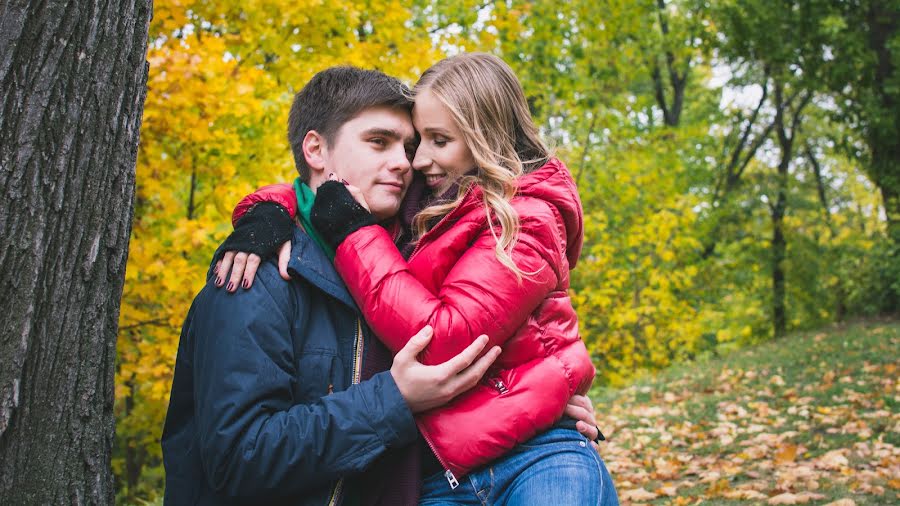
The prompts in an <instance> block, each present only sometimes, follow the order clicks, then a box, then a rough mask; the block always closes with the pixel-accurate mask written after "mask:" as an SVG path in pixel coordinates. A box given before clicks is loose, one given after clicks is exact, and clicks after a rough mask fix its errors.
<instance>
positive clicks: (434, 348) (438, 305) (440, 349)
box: [335, 210, 564, 365]
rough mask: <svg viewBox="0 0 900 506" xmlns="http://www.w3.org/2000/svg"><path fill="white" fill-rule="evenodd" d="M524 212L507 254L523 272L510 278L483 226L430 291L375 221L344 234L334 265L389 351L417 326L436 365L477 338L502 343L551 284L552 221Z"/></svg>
mask: <svg viewBox="0 0 900 506" xmlns="http://www.w3.org/2000/svg"><path fill="white" fill-rule="evenodd" d="M548 214H549V216H540V215H536V216H530V217H528V218H527V219H523V220H522V223H521V228H520V233H519V236H518V241H517V242H516V244H515V247H514V248H513V250H512V252H511V256H512V258H513V260H514V261H515V263H516V265H517V266H518V268H519V269H520V270H521V271H523V272H524V273H525V274H524V275H522V276H521V278H518V277H517V276H516V273H515V272H513V271H512V270H511V269H510V268H509V267H507V266H505V265H503V264H502V263H500V261H499V260H498V259H497V256H496V254H495V252H494V247H495V244H496V241H495V239H494V237H493V235H492V234H491V231H490V230H489V229H486V230H484V231H483V232H482V233H480V235H478V236H477V237H476V238H475V240H474V242H473V243H472V244H470V245H469V246H468V247H467V249H466V251H465V252H463V254H462V255H461V256H460V258H459V260H458V261H457V262H456V263H455V264H454V265H453V267H452V269H451V270H450V271H449V273H448V275H447V276H446V278H445V279H444V280H443V283H442V284H441V286H440V288H439V290H437V292H436V293H433V292H432V291H429V289H427V288H426V287H425V286H424V285H423V283H422V282H420V280H418V279H416V277H415V276H413V274H412V273H411V272H410V270H409V268H408V264H407V263H406V261H405V260H404V259H403V257H402V256H401V254H400V253H399V252H398V251H397V248H396V246H394V244H393V242H392V241H391V238H390V236H389V235H388V233H387V232H386V231H385V230H384V229H383V228H382V227H379V226H369V227H364V228H361V229H359V230H357V231H356V232H354V233H352V234H351V235H349V236H348V237H347V239H345V240H344V242H342V243H341V244H340V246H339V247H338V249H337V251H336V257H335V267H336V268H337V270H338V272H339V273H340V275H341V277H342V278H343V279H344V280H345V282H346V283H347V287H348V288H349V290H350V293H351V294H352V295H353V298H354V299H355V300H356V302H357V304H358V305H359V307H360V308H361V309H362V311H363V313H364V315H365V317H366V321H368V322H369V325H370V326H371V327H372V329H373V330H374V331H375V332H376V334H378V336H379V337H380V338H381V339H382V341H383V342H384V343H385V344H386V345H387V346H388V348H390V349H391V351H393V352H394V353H396V352H397V351H399V350H400V349H401V348H402V347H403V346H404V345H405V344H406V342H407V341H408V339H409V336H412V335H414V334H415V333H416V332H417V331H418V330H419V329H421V328H422V327H423V326H425V325H431V326H432V327H433V328H434V338H432V341H431V343H430V344H429V346H428V348H427V349H426V350H425V351H424V352H423V353H422V354H421V355H420V359H421V360H422V362H423V363H425V364H429V365H433V364H439V363H443V362H445V361H447V360H449V359H450V358H452V357H454V356H455V355H457V354H458V353H459V352H461V351H462V350H463V349H465V347H466V346H468V345H469V344H470V343H471V342H472V341H474V340H475V339H476V338H477V337H478V336H479V335H481V334H486V335H487V336H488V338H490V340H491V344H496V345H501V346H502V345H503V343H504V342H505V341H506V340H507V339H509V338H510V337H511V336H512V335H513V334H514V333H515V331H516V329H518V328H519V327H520V326H521V325H522V323H524V322H525V320H526V319H527V318H528V315H529V314H530V313H532V311H534V309H535V308H536V307H537V306H538V305H539V304H540V303H541V301H542V300H543V299H544V298H545V297H546V296H547V294H548V293H549V292H550V291H552V290H554V289H555V287H556V286H557V285H558V283H559V279H560V278H559V276H560V274H559V272H558V270H557V269H559V266H560V265H562V264H564V261H563V260H562V259H561V258H560V257H561V255H562V254H563V253H564V249H563V248H564V246H562V245H560V239H559V231H558V228H557V226H556V220H555V219H553V216H552V214H551V213H550V212H549V210H548Z"/></svg>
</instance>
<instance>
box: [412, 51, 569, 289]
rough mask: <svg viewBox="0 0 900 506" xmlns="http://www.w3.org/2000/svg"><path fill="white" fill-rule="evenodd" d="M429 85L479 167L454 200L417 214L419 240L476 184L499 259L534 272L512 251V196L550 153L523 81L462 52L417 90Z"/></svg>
mask: <svg viewBox="0 0 900 506" xmlns="http://www.w3.org/2000/svg"><path fill="white" fill-rule="evenodd" d="M426 90H427V91H430V92H431V93H432V94H433V95H434V96H435V97H436V98H437V99H438V100H439V101H440V102H441V103H443V104H444V106H446V107H447V109H448V110H449V111H450V114H451V116H452V117H453V120H454V121H455V122H456V125H457V126H458V127H459V129H460V130H461V131H462V133H463V138H464V141H465V143H466V145H467V146H468V147H469V149H470V150H471V151H472V155H473V157H474V159H475V163H476V168H477V169H478V170H477V173H476V175H474V176H464V177H463V178H462V179H461V180H460V181H459V192H458V194H457V196H456V199H454V200H453V201H451V202H442V203H437V204H435V205H432V206H429V207H426V208H425V209H423V210H422V211H420V212H419V213H418V214H417V215H416V217H415V219H414V220H413V230H414V232H415V234H416V238H417V240H418V239H419V238H421V237H422V235H424V234H425V232H427V231H428V229H429V228H430V226H431V225H433V224H435V223H436V222H437V221H439V220H440V218H442V217H444V216H446V215H447V214H448V213H450V211H452V210H453V209H455V208H456V207H458V206H459V205H460V203H461V202H462V200H463V198H464V197H465V195H466V193H467V192H468V190H469V188H470V187H471V186H472V185H475V184H477V185H478V186H480V187H481V188H482V191H483V197H482V201H483V203H484V208H485V212H486V213H487V216H488V226H489V227H490V230H491V234H492V235H493V236H494V239H495V240H496V241H497V244H496V247H495V250H494V251H495V253H496V255H497V259H498V260H499V261H500V262H501V263H502V264H503V265H505V266H507V267H509V268H510V269H511V270H513V272H515V273H516V276H517V277H521V276H522V275H523V274H524V275H527V274H532V273H525V272H522V271H521V270H520V269H519V268H518V267H517V266H516V264H515V262H514V261H513V259H512V257H511V256H510V253H511V251H512V248H513V247H514V246H515V243H516V239H517V237H518V232H519V216H518V214H517V213H516V210H515V209H513V207H512V205H511V204H510V200H511V199H512V198H513V196H514V195H515V193H516V189H517V185H516V178H518V177H519V176H521V175H522V174H525V173H528V172H531V171H533V170H535V169H537V168H539V167H541V166H542V165H544V164H545V163H547V161H548V160H549V159H550V156H551V153H550V150H549V149H548V148H547V146H546V145H545V144H544V142H543V141H542V140H541V138H540V136H539V135H538V130H537V127H535V125H534V121H533V120H532V118H531V112H530V111H529V110H528V102H527V101H526V100H525V93H524V92H523V91H522V85H521V84H520V83H519V80H518V79H517V78H516V75H515V74H514V73H513V71H512V69H511V68H510V67H509V65H507V64H506V62H504V61H503V60H502V59H500V58H498V57H497V56H494V55H492V54H487V53H463V54H460V55H457V56H452V57H450V58H446V59H444V60H441V61H440V62H438V63H436V64H435V65H434V66H432V67H431V68H429V69H428V70H426V71H425V73H424V74H422V77H421V78H420V79H419V82H418V83H417V84H416V86H415V88H414V89H413V94H414V95H415V94H418V93H422V92H424V91H426ZM492 216H493V218H492ZM497 228H499V233H498V230H497Z"/></svg>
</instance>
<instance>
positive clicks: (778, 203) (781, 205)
mask: <svg viewBox="0 0 900 506" xmlns="http://www.w3.org/2000/svg"><path fill="white" fill-rule="evenodd" d="M782 156H784V155H782ZM789 163H790V159H787V160H782V162H781V163H780V164H779V166H778V197H777V198H776V200H775V205H773V206H772V329H773V331H774V333H775V337H776V338H779V337H782V336H784V335H785V333H786V332H787V308H786V304H785V274H784V259H785V258H786V256H787V240H786V239H785V237H784V213H785V209H786V208H787V180H788V173H787V165H788V164H789Z"/></svg>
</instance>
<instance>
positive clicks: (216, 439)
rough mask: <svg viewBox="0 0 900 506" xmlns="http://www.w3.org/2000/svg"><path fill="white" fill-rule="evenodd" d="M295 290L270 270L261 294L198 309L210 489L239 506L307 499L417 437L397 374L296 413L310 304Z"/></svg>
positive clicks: (213, 293) (209, 292)
mask: <svg viewBox="0 0 900 506" xmlns="http://www.w3.org/2000/svg"><path fill="white" fill-rule="evenodd" d="M289 286H290V284H289V283H285V282H284V281H283V280H281V279H280V278H279V277H278V275H277V271H276V268H275V266H274V264H273V263H267V264H264V265H263V267H262V268H261V269H260V273H259V275H258V277H257V284H255V285H254V287H253V289H252V290H242V291H238V292H237V293H235V294H230V293H228V292H226V291H225V290H218V289H214V288H211V287H210V286H207V287H206V288H205V289H204V290H203V292H201V296H200V297H198V301H200V303H195V307H194V309H192V311H193V312H194V319H193V322H192V325H193V326H194V328H192V329H191V332H192V334H193V335H194V336H195V338H194V339H195V340H194V342H193V346H194V354H193V356H194V365H193V372H192V374H193V379H194V381H193V385H194V393H193V394H194V398H195V400H196V403H195V407H194V409H195V419H196V423H197V431H198V433H199V435H200V437H199V441H200V444H199V451H200V457H201V461H202V463H203V468H204V471H205V473H206V479H207V480H208V481H209V484H210V486H211V487H212V488H213V489H215V490H217V491H219V492H220V493H224V494H227V495H229V496H232V497H241V498H253V499H254V500H256V501H262V500H263V499H264V498H266V497H274V496H277V497H281V498H283V497H285V496H291V495H296V496H298V497H301V496H302V494H304V492H305V491H307V490H311V489H314V488H316V487H320V486H321V485H322V484H323V483H328V482H329V481H333V480H335V479H337V478H339V477H342V476H345V475H348V474H351V473H356V472H360V471H362V470H364V469H365V468H366V467H367V466H368V465H369V464H371V463H372V462H373V460H375V458H376V457H378V456H379V455H381V454H382V453H383V452H384V450H385V449H387V448H389V447H395V446H402V445H405V444H409V443H411V442H412V441H414V439H415V438H416V435H417V432H416V428H415V423H414V421H413V418H412V414H411V412H410V411H409V409H408V407H407V406H406V403H405V402H404V400H403V398H402V396H401V395H400V392H399V390H398V389H397V386H396V383H395V382H394V380H393V378H392V377H391V375H390V372H384V373H380V374H377V375H375V376H374V377H373V378H371V379H370V380H367V381H364V382H362V383H360V384H356V385H352V386H350V388H348V389H347V390H344V391H339V392H334V393H332V394H330V395H326V396H324V397H321V398H319V399H318V400H316V401H315V402H311V403H295V401H294V400H293V399H294V395H293V390H292V385H293V384H295V383H296V381H298V378H302V375H301V374H299V373H298V370H297V369H298V367H299V366H298V365H296V364H298V363H303V362H302V361H301V362H298V361H297V360H296V358H295V354H296V353H298V351H296V349H295V344H294V343H295V341H294V340H295V339H296V336H292V332H293V331H292V325H291V322H292V320H291V317H292V314H294V313H293V312H292V309H291V308H292V307H294V306H295V305H297V304H303V303H304V301H303V300H301V299H302V298H301V297H299V296H298V294H297V292H291V290H290V288H289Z"/></svg>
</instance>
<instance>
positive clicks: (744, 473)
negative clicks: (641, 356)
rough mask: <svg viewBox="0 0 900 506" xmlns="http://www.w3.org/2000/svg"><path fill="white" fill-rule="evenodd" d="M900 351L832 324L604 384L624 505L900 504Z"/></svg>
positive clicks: (886, 338)
mask: <svg viewBox="0 0 900 506" xmlns="http://www.w3.org/2000/svg"><path fill="white" fill-rule="evenodd" d="M897 350H900V324H898V323H896V322H863V323H856V324H852V325H847V326H833V327H830V328H828V329H825V330H822V331H819V332H807V333H800V334H795V335H792V336H789V337H786V338H784V339H781V340H778V341H772V342H768V343H764V344H760V345H757V346H754V347H751V348H747V349H744V350H739V351H736V352H733V353H730V354H728V355H727V356H723V357H712V358H706V359H704V360H701V361H698V362H694V363H689V364H682V365H678V366H675V367H672V368H670V369H668V370H666V371H663V372H661V373H659V374H657V375H655V376H646V377H643V378H640V379H638V380H636V381H635V382H634V383H632V384H631V385H629V386H628V387H626V388H622V389H598V390H596V391H594V392H593V393H592V398H593V400H594V404H595V408H596V411H597V418H598V420H599V421H600V424H601V427H602V428H603V429H604V433H606V434H607V436H608V438H609V441H608V442H607V443H606V444H604V445H603V446H602V447H601V454H602V455H603V457H604V460H605V461H606V463H607V465H608V466H609V467H610V470H611V471H612V472H613V475H614V478H615V481H616V484H617V487H618V489H619V492H620V495H621V498H622V500H623V503H629V502H645V503H649V504H694V503H696V502H697V501H700V500H702V501H703V504H736V503H761V502H762V503H765V502H767V501H772V502H773V503H778V502H779V501H785V502H783V504H791V503H792V502H790V501H795V502H793V503H795V504H798V503H801V502H805V503H806V504H826V503H829V502H831V501H835V500H838V499H849V500H852V501H853V502H854V503H855V504H879V505H881V504H897V503H900V494H898V489H900V478H898V477H900V448H898V447H900V414H898V404H900V400H898V393H900V391H898V382H897V379H896V378H897V376H898V371H900V354H898V352H897Z"/></svg>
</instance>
